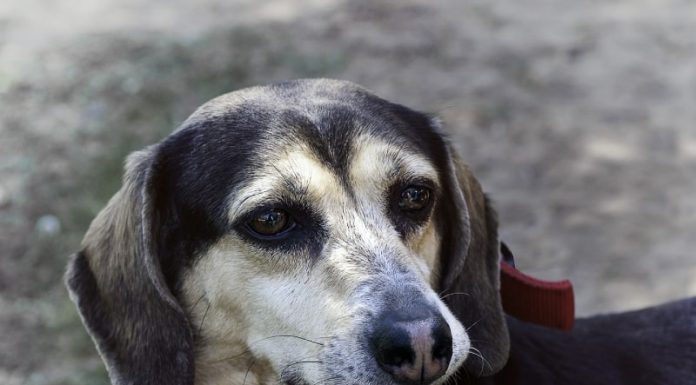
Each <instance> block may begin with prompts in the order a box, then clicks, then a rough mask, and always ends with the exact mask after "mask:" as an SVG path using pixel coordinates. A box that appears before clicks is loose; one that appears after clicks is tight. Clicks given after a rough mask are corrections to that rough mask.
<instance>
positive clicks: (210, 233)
mask: <svg viewBox="0 0 696 385" xmlns="http://www.w3.org/2000/svg"><path fill="white" fill-rule="evenodd" d="M495 230H496V223H495V217H494V215H493V213H492V210H491V209H490V207H489V206H488V205H487V203H486V200H485V197H484V196H483V194H482V193H481V191H480V187H479V186H478V184H477V183H476V182H475V180H474V179H473V177H471V174H470V173H469V172H468V170H467V169H466V168H465V167H464V166H463V165H462V164H461V162H459V161H458V159H457V157H456V156H455V155H454V154H453V152H452V150H451V148H450V146H449V145H448V144H447V143H446V142H445V141H444V140H443V138H442V136H441V135H440V134H439V133H438V128H437V124H436V123H435V122H433V120H432V119H430V118H428V117H427V116H425V115H423V114H420V113H417V112H414V111H412V110H410V109H407V108H405V107H402V106H399V105H396V104H393V103H390V102H387V101H385V100H382V99H380V98H378V97H376V96H374V95H372V94H370V93H368V92H367V91H365V90H364V89H362V88H360V87H357V86H355V85H353V84H350V83H346V82H338V81H329V80H304V81H294V82H287V83H280V84H276V85H271V86H267V87H256V88H250V89H246V90H242V91H237V92H234V93H231V94H227V95H224V96H222V97H219V98H217V99H214V100H213V101H211V102H209V103H207V104H205V105H204V106H202V107H201V108H199V110H198V111H196V113H194V114H193V115H192V116H191V117H190V118H189V119H188V120H187V121H186V122H184V124H183V125H182V126H181V127H180V128H179V129H178V130H177V131H175V132H174V133H173V134H171V135H170V136H169V137H168V138H166V139H165V140H164V141H162V142H161V143H159V144H157V145H154V146H151V147H149V148H147V149H145V150H143V151H140V152H138V153H135V154H133V155H131V157H129V160H128V164H127V167H126V176H125V178H124V186H123V188H122V189H121V190H120V191H119V192H118V193H117V194H116V195H115V196H114V198H112V200H111V201H110V202H109V204H108V205H107V207H106V208H105V209H104V210H103V211H102V212H101V213H100V214H99V215H98V216H97V218H96V219H95V220H94V222H93V223H92V225H91V226H90V230H89V231H88V233H87V235H86V236H85V241H84V243H83V250H82V251H81V252H80V253H78V254H76V256H75V257H74V258H73V261H72V262H71V265H70V268H69V271H68V274H67V282H68V286H69V288H70V290H71V293H72V296H73V299H74V300H75V302H76V303H77V304H78V308H79V309H80V312H81V314H82V316H83V320H84V322H85V324H86V326H87V328H88V330H89V331H90V332H91V334H92V337H93V338H94V340H95V342H96V343H97V346H98V347H99V350H100V352H101V354H102V356H103V358H104V360H105V362H106V363H107V367H108V368H109V373H110V376H111V378H112V381H113V382H114V383H118V384H121V383H123V384H127V383H138V384H141V383H143V384H145V383H148V384H149V383H170V384H191V383H194V381H195V383H199V384H218V383H220V384H223V383H225V384H228V383H237V382H238V383H240V384H241V383H249V384H252V383H277V382H281V383H285V384H297V385H300V384H316V383H329V384H358V383H359V384H397V383H399V384H410V383H414V384H415V383H418V384H429V383H442V382H444V381H445V380H446V379H447V378H449V377H450V376H451V375H452V374H454V373H455V372H456V371H457V370H459V369H460V367H461V368H463V369H462V370H465V371H468V372H469V374H470V375H473V376H476V375H483V374H489V373H491V372H494V371H496V370H497V369H499V368H500V367H501V366H502V364H503V363H504V362H505V359H506V355H507V331H506V329H505V326H504V324H503V320H502V315H501V314H502V313H501V310H500V302H499V299H498V296H497V263H498V260H497V239H496V235H495ZM465 328H469V330H468V331H465ZM462 363H464V364H463V365H462Z"/></svg>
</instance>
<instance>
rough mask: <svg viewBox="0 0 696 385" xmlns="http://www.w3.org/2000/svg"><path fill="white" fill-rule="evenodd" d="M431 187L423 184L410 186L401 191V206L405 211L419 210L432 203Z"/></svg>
mask: <svg viewBox="0 0 696 385" xmlns="http://www.w3.org/2000/svg"><path fill="white" fill-rule="evenodd" d="M430 195H431V194H430V189H429V188H427V187H423V186H409V187H406V188H405V189H403V190H402V191H401V196H400V197H399V208H400V209H401V210H403V211H418V210H422V209H424V208H425V207H427V206H428V204H429V203H430Z"/></svg>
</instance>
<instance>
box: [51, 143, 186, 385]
mask: <svg viewBox="0 0 696 385" xmlns="http://www.w3.org/2000/svg"><path fill="white" fill-rule="evenodd" d="M156 149H157V148H156V147H154V146H153V147H150V148H148V149H145V150H143V151H140V152H136V153H134V154H132V155H131V156H129V157H128V161H127V164H126V173H125V177H124V181H123V187H122V188H121V190H119V191H118V192H117V193H116V195H114V197H113V198H111V200H110V201H109V203H108V205H107V206H106V207H105V208H104V209H103V210H102V211H101V212H100V213H99V214H98V215H97V217H96V218H95V219H94V221H93V222H92V224H91V225H90V228H89V230H88V231H87V234H86V235H85V238H84V240H83V244H82V247H83V249H82V251H80V252H79V253H77V254H75V255H73V256H72V257H71V261H70V263H69V265H68V271H67V273H66V277H65V280H66V284H67V286H68V289H69V291H70V296H71V298H72V300H73V301H74V302H75V303H76V305H77V307H78V310H79V312H80V315H81V317H82V321H83V323H84V324H85V326H86V327H87V329H88V331H89V333H90V335H91V336H92V339H93V340H94V342H95V344H96V345H97V348H98V350H99V352H100V354H101V356H102V358H103V360H104V362H105V363H106V366H107V369H108V372H109V377H110V378H111V381H112V383H113V384H117V385H125V384H129V385H130V384H139V385H146V384H177V385H184V384H193V376H194V363H193V349H192V334H191V330H190V327H189V323H188V320H187V318H186V316H185V314H184V312H183V310H182V308H181V307H180V306H179V304H178V302H177V301H176V299H175V298H174V296H173V295H172V292H171V291H170V289H169V287H168V286H167V284H166V282H165V278H164V275H163V273H162V268H161V256H159V255H158V254H159V250H158V247H157V245H156V243H157V241H156V240H157V239H159V238H160V237H161V236H162V235H161V234H159V232H160V231H161V230H160V229H161V228H163V227H164V226H163V224H164V223H163V222H164V221H162V220H161V218H160V217H159V215H158V213H157V210H155V208H154V207H155V205H154V203H153V202H154V196H155V195H156V194H157V175H156V174H157V168H158V167H157V165H156V163H157V162H156V154H157V151H156Z"/></svg>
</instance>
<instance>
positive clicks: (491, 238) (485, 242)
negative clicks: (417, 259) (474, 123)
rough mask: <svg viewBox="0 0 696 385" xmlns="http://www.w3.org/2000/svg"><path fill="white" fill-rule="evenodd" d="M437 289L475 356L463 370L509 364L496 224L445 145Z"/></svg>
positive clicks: (478, 371) (486, 370)
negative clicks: (463, 330)
mask: <svg viewBox="0 0 696 385" xmlns="http://www.w3.org/2000/svg"><path fill="white" fill-rule="evenodd" d="M448 151H449V152H450V154H449V160H450V161H449V167H448V170H447V172H446V174H448V175H447V176H446V178H445V179H446V186H445V188H446V191H445V197H446V202H444V205H443V206H442V209H441V210H442V211H441V212H440V214H439V215H441V216H442V217H444V218H445V220H444V221H443V228H442V229H441V231H442V234H443V239H442V250H441V256H440V271H441V280H440V290H441V291H442V296H443V298H444V301H445V303H446V304H447V305H448V306H449V308H450V309H451V311H452V312H453V313H454V314H455V316H456V317H457V318H458V319H459V320H460V321H461V322H462V324H463V325H464V327H465V328H466V329H467V333H468V335H469V337H470V339H471V345H472V348H475V349H477V350H478V351H476V350H474V352H475V354H470V355H469V357H468V358H467V360H466V361H465V363H464V369H465V370H466V371H467V372H469V373H470V374H471V375H474V376H486V375H490V374H493V373H495V372H497V371H499V370H500V369H502V367H503V366H505V363H506V362H507V358H508V354H509V349H510V337H509V335H508V330H507V324H506V323H505V317H504V314H503V309H502V305H501V300H500V294H499V288H500V282H499V281H500V278H499V274H500V270H499V243H498V235H497V232H498V223H497V218H496V213H495V211H494V210H493V208H492V207H491V204H490V202H489V200H488V198H487V197H486V196H485V195H484V193H483V191H482V189H481V186H480V185H479V183H478V181H477V180H476V179H475V178H474V176H473V175H472V174H471V171H469V169H468V168H467V166H466V165H465V164H464V163H463V162H462V161H461V160H460V159H459V157H458V156H457V154H456V153H455V152H454V151H453V149H452V146H451V145H449V146H448Z"/></svg>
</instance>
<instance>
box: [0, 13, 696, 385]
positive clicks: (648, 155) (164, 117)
mask: <svg viewBox="0 0 696 385" xmlns="http://www.w3.org/2000/svg"><path fill="white" fill-rule="evenodd" d="M695 63H696V2H693V1H690V0H662V1H659V0H623V1H621V0H616V1H573V0H524V1H512V0H509V1H486V0H467V1H455V0H452V1H447V0H438V1H432V0H420V1H417V0H408V1H402V0H391V1H388V0H380V1H369V0H357V1H339V0H332V1H319V0H315V1H305V2H299V1H298V2H292V1H278V0H271V1H263V2H259V1H252V0H236V1H222V0H198V1H195V2H194V1H184V0H168V1H163V0H118V1H117V0H52V1H51V0H22V1H20V0H9V1H3V2H1V3H0V384H5V385H16V384H105V383H106V374H105V371H104V369H103V366H102V364H101V361H100V360H99V358H98V357H97V355H96V352H95V349H94V347H93V345H92V342H91V341H90V340H89V338H88V336H87V334H86V333H85V332H84V329H83V327H82V325H81V323H80V320H79V317H78V315H77V313H76V311H75V309H74V306H73V305H72V303H71V302H70V301H69V299H68V297H67V293H66V290H65V288H64V286H63V284H62V273H63V270H64V266H65V264H66V262H67V257H68V255H69V254H71V253H72V252H74V251H76V250H78V249H79V243H80V239H81V237H82V235H83V234H84V232H85V230H86V228H87V226H88V224H89V222H90V220H91V219H92V218H93V216H94V215H95V214H96V213H97V211H98V210H99V209H100V208H101V207H103V205H104V204H105V202H106V201H107V199H108V198H109V197H110V196H111V195H112V194H113V193H114V192H115V191H116V190H117V189H118V187H119V186H120V177H121V170H122V164H123V160H124V157H125V156H126V154H128V153H129V152H131V151H133V150H136V149H139V148H141V147H143V146H144V145H146V144H148V143H153V142H156V141H158V140H159V139H160V138H162V137H163V136H165V135H166V134H167V133H168V132H169V131H171V130H172V129H173V128H174V127H175V126H176V125H177V124H179V123H180V122H182V120H183V119H185V118H186V116H187V115H188V114H190V113H191V112H192V111H193V110H194V109H195V107H197V106H198V105H199V104H201V103H203V102H204V101H206V100H208V99H209V98H212V97H214V96H216V95H218V94H221V93H224V92H227V91H231V90H234V89H237V88H241V87H245V86H248V85H254V84H258V83H268V82H271V81H274V80H280V79H289V78H299V77H319V76H321V77H334V78H341V79H348V80H352V81H354V82H357V83H360V84H362V85H364V86H366V87H368V88H370V89H372V90H374V91H375V92H377V93H378V94H380V95H381V96H383V97H385V98H387V99H391V100H394V101H397V102H400V103H402V104H406V105H408V106H411V107H413V108H416V109H419V110H423V111H427V112H432V113H435V114H437V115H439V116H441V117H442V118H443V119H444V121H445V123H446V125H447V126H448V127H449V132H450V133H451V136H452V138H453V140H454V141H455V142H456V144H457V146H458V147H459V149H460V150H461V153H462V155H463V157H464V159H465V160H466V161H467V162H468V163H469V164H471V165H472V168H473V170H474V171H475V173H476V175H478V177H479V178H480V180H481V181H482V184H483V186H484V188H485V189H486V190H487V191H488V192H489V193H490V195H491V196H492V198H493V199H494V201H495V202H496V205H497V208H498V211H499V214H500V223H501V234H502V238H503V239H505V240H506V241H507V242H508V243H509V245H510V246H511V248H512V249H513V251H515V253H516V256H517V259H518V264H519V266H520V267H521V268H522V269H523V270H525V271H526V272H528V273H531V274H536V275H538V276H540V277H543V278H547V279H561V278H570V279H571V280H572V281H573V282H574V284H575V289H576V293H577V298H576V300H577V310H578V313H579V314H580V315H589V314H594V313H601V312H609V311H617V310H625V309H634V308H638V307H642V306H647V305H651V304H655V303H659V302H663V301H668V300H672V299H676V298H680V297H685V296H689V295H695V294H696V253H694V249H696V231H695V230H696V64H695Z"/></svg>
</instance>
